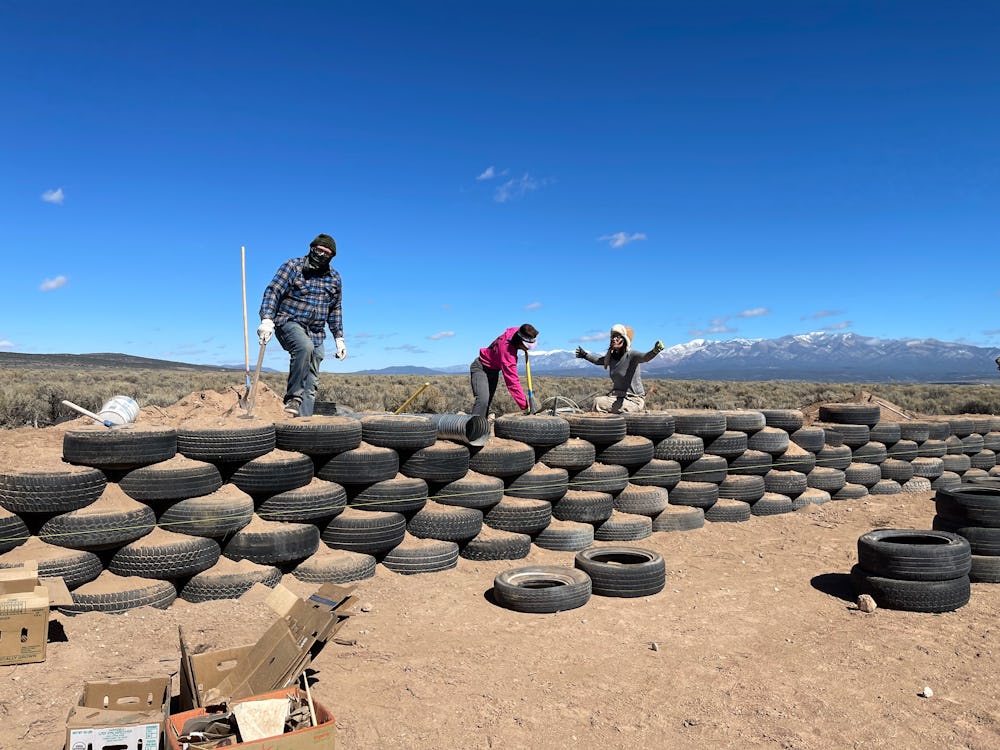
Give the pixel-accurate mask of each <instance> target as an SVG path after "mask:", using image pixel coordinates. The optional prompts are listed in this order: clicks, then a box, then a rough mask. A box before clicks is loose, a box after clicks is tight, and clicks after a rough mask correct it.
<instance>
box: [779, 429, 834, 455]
mask: <svg viewBox="0 0 1000 750" xmlns="http://www.w3.org/2000/svg"><path fill="white" fill-rule="evenodd" d="M788 439H789V440H791V441H792V442H793V443H795V444H796V445H797V446H799V447H800V448H802V449H803V450H807V451H809V452H810V453H816V452H817V451H819V450H822V448H823V446H824V445H826V432H825V431H824V430H823V428H822V427H812V426H809V427H801V428H799V429H797V430H795V431H793V432H791V433H789V435H788Z"/></svg>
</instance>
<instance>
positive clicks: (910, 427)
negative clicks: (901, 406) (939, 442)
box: [899, 421, 943, 444]
mask: <svg viewBox="0 0 1000 750" xmlns="http://www.w3.org/2000/svg"><path fill="white" fill-rule="evenodd" d="M932 429H934V428H933V427H931V423H930V422H920V421H915V422H901V423H900V424H899V439H900V440H912V441H914V442H915V443H917V444H919V443H923V442H924V441H926V440H930V439H931V430H932ZM939 434H940V433H939ZM941 439H943V438H941Z"/></svg>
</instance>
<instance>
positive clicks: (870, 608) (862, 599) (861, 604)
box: [858, 594, 878, 612]
mask: <svg viewBox="0 0 1000 750" xmlns="http://www.w3.org/2000/svg"><path fill="white" fill-rule="evenodd" d="M858 609H860V610H861V611H862V612H874V611H875V610H876V609H878V605H877V604H876V603H875V600H874V599H872V598H871V596H870V595H868V594H862V595H861V596H859V597H858Z"/></svg>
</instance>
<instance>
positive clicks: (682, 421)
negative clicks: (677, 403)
mask: <svg viewBox="0 0 1000 750" xmlns="http://www.w3.org/2000/svg"><path fill="white" fill-rule="evenodd" d="M670 411H671V413H672V414H673V415H674V422H675V424H676V429H677V432H679V433H681V434H682V435H696V436H697V437H700V438H701V439H702V440H704V441H705V442H708V441H710V440H713V439H714V438H717V437H719V435H721V434H722V433H724V432H725V431H726V415H725V414H723V413H722V412H720V411H716V410H715V409H671V410H670Z"/></svg>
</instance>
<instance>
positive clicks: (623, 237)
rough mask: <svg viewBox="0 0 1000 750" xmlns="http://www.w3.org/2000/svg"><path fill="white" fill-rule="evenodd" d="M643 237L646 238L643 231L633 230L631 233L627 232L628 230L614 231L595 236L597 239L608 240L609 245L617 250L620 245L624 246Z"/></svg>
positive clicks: (600, 240)
mask: <svg viewBox="0 0 1000 750" xmlns="http://www.w3.org/2000/svg"><path fill="white" fill-rule="evenodd" d="M644 239H646V235H645V233H643V232H634V233H632V234H629V233H628V232H615V233H614V234H605V235H602V236H600V237H598V238H597V241H598V242H610V243H611V247H613V248H615V249H616V250H617V249H618V248H620V247H625V246H626V245H627V244H628V243H630V242H635V241H636V240H644Z"/></svg>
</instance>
